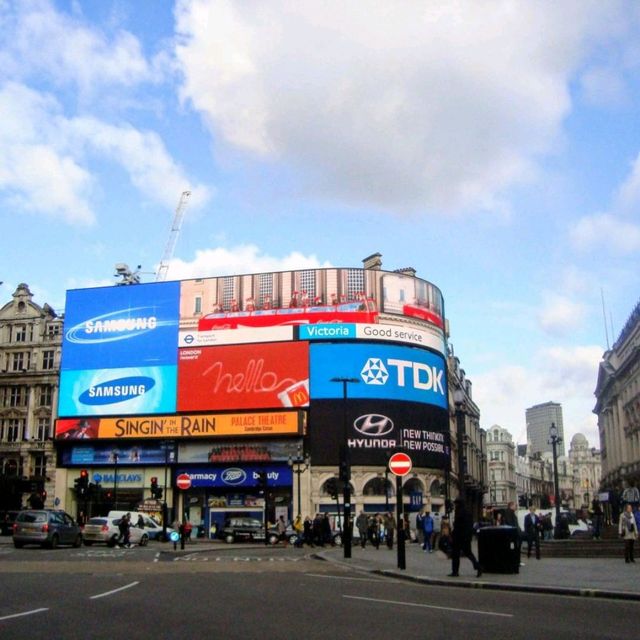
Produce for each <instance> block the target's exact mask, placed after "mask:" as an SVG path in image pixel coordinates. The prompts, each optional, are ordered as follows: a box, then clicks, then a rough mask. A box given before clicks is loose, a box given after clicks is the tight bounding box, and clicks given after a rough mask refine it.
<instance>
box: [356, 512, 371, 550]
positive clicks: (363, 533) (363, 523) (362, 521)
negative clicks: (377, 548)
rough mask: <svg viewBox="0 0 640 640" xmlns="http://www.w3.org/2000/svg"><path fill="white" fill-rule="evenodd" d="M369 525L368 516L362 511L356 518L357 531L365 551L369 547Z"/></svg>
mask: <svg viewBox="0 0 640 640" xmlns="http://www.w3.org/2000/svg"><path fill="white" fill-rule="evenodd" d="M368 525H369V523H368V522H367V514H366V513H365V512H364V511H361V512H360V513H359V515H358V517H357V518H356V529H357V530H358V535H359V536H360V546H361V547H362V548H363V549H364V548H365V547H366V546H367V529H368Z"/></svg>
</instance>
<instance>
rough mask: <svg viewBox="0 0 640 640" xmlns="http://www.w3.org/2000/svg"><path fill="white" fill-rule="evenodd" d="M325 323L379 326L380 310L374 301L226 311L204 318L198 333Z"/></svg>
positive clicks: (199, 325) (201, 320) (200, 322)
mask: <svg viewBox="0 0 640 640" xmlns="http://www.w3.org/2000/svg"><path fill="white" fill-rule="evenodd" d="M325 322H327V323H328V322H357V323H369V324H374V323H377V322H378V309H377V307H376V303H375V302H374V301H373V300H362V301H356V302H345V303H342V304H329V305H321V306H314V307H289V308H288V309H258V310H255V311H227V312H222V313H210V314H209V315H206V316H204V317H203V318H201V319H200V321H199V322H198V330H199V331H212V330H216V329H242V328H258V327H276V326H287V325H289V326H290V325H300V324H318V323H325Z"/></svg>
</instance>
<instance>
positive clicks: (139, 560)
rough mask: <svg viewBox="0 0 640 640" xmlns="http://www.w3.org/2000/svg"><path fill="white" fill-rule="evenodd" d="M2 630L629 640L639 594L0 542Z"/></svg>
mask: <svg viewBox="0 0 640 640" xmlns="http://www.w3.org/2000/svg"><path fill="white" fill-rule="evenodd" d="M0 579H1V580H2V585H3V589H2V592H3V597H2V598H0V636H1V637H2V638H18V637H28V638H30V640H37V639H39V638H43V639H44V638H47V640H49V639H50V638H52V637H55V638H62V639H67V638H68V639H70V640H71V639H75V638H82V639H84V638H109V639H114V640H118V639H120V638H122V639H125V638H126V639H129V640H130V639H133V638H145V639H148V638H153V637H155V638H169V637H171V638H174V637H176V636H178V635H182V636H183V637H185V638H196V637H197V638H203V637H220V638H224V639H225V640H226V639H235V638H241V639H242V640H247V639H253V638H284V637H290V636H291V637H301V638H304V639H305V640H315V639H323V640H324V639H326V638H340V639H342V638H358V639H360V638H362V637H363V636H364V637H375V638H376V639H382V638H393V637H397V636H401V637H403V638H406V637H425V638H429V639H430V640H431V639H439V638H442V639H446V640H455V639H457V638H465V639H466V638H469V637H476V636H477V634H478V633H479V631H480V630H481V637H487V638H492V640H493V639H496V638H509V639H510V640H518V639H520V638H523V639H524V638H527V639H531V638H544V640H549V639H554V638H562V637H572V636H575V635H578V636H579V637H580V638H581V640H584V639H590V638H607V639H609V638H611V639H614V638H624V639H625V640H628V638H629V637H633V635H634V633H633V631H632V629H633V625H634V624H635V623H634V622H633V621H634V620H635V619H637V617H638V614H639V613H640V604H638V603H637V602H625V601H611V600H598V599H594V598H574V597H567V598H562V597H558V596H546V595H533V594H522V593H520V594H518V593H512V592H508V591H503V592H497V591H482V590H471V589H459V588H455V587H433V586H425V585H421V584H416V583H412V582H407V581H403V580H392V579H389V578H384V577H378V576H373V575H370V574H365V573H357V572H355V571H351V570H349V569H345V568H342V567H337V566H335V565H332V564H329V563H326V562H321V561H318V560H316V559H314V558H313V557H311V556H310V555H309V554H308V553H305V551H303V550H298V549H291V548H289V549H282V548H276V549H273V548H271V549H269V548H267V549H257V548H243V547H242V546H240V545H237V546H233V547H226V546H225V547H219V548H216V549H207V550H206V551H198V552H194V553H186V554H177V555H176V554H173V553H171V552H170V551H169V552H167V551H166V547H163V546H162V545H160V544H158V545H155V546H154V545H150V546H149V547H147V548H144V549H130V550H129V549H127V550H120V549H106V548H97V547H91V548H81V549H57V550H54V551H46V550H40V549H22V550H14V549H12V548H10V547H2V548H0Z"/></svg>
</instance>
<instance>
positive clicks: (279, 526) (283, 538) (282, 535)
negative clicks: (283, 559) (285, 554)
mask: <svg viewBox="0 0 640 640" xmlns="http://www.w3.org/2000/svg"><path fill="white" fill-rule="evenodd" d="M276 531H277V532H278V540H279V541H280V542H282V544H284V546H285V547H287V546H289V539H288V537H287V523H286V522H285V519H284V516H280V517H279V518H278V522H276Z"/></svg>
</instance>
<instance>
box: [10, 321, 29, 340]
mask: <svg viewBox="0 0 640 640" xmlns="http://www.w3.org/2000/svg"><path fill="white" fill-rule="evenodd" d="M13 341H14V342H26V341H27V326H26V325H24V324H20V325H17V326H15V327H13Z"/></svg>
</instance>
